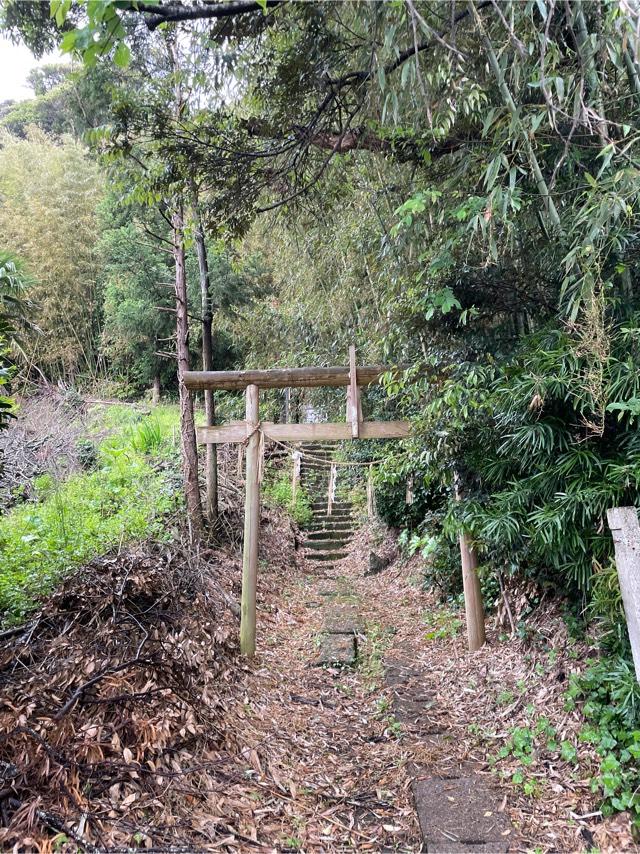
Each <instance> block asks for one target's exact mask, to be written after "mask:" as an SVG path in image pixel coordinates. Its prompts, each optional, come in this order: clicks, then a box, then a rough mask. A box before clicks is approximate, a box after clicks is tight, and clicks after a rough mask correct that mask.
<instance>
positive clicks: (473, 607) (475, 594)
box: [456, 484, 487, 652]
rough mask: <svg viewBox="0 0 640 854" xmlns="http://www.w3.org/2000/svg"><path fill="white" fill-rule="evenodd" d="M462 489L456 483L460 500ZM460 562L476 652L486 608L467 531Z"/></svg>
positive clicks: (469, 630)
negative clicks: (483, 603)
mask: <svg viewBox="0 0 640 854" xmlns="http://www.w3.org/2000/svg"><path fill="white" fill-rule="evenodd" d="M460 498H461V496H460V490H459V488H458V486H457V484H456V500H457V501H460ZM459 539H460V562H461V564H462V588H463V590H464V610H465V616H466V621H467V642H468V646H469V652H475V651H476V650H478V649H480V647H481V646H484V644H485V642H486V639H487V638H486V635H485V630H484V608H483V605H482V590H481V589H480V579H479V578H478V556H477V554H476V551H475V549H474V548H473V544H472V542H471V538H470V537H469V534H467V532H466V531H462V532H461V534H460V538H459Z"/></svg>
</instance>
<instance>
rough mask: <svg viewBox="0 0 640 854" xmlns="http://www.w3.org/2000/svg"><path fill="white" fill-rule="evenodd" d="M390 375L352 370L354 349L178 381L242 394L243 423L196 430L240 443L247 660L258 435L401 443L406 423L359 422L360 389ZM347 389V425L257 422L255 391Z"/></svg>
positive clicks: (190, 374) (252, 617)
mask: <svg viewBox="0 0 640 854" xmlns="http://www.w3.org/2000/svg"><path fill="white" fill-rule="evenodd" d="M390 370H392V368H390V367H385V366H383V365H363V366H361V367H357V366H356V356H355V348H354V347H350V348H349V365H348V367H333V368H274V369H273V370H264V371H186V372H185V373H184V374H183V377H182V380H183V382H184V384H185V386H186V387H187V388H188V389H189V390H190V391H197V390H205V389H207V390H208V389H211V390H223V389H224V390H235V391H239V390H244V392H245V404H246V407H245V413H246V417H245V420H244V421H240V422H236V423H231V424H227V425H225V426H221V427H198V428H197V437H198V442H200V443H201V444H210V443H213V444H224V443H227V442H243V443H246V446H247V451H246V477H245V482H246V485H245V509H244V549H243V557H242V605H241V614H240V649H241V651H242V652H243V653H244V654H245V655H248V656H253V655H254V654H255V648H256V587H257V575H258V537H259V528H260V482H259V471H260V453H261V449H260V446H261V443H260V434H261V433H262V434H263V435H264V436H265V437H266V438H269V439H275V440H277V441H278V442H323V441H331V440H333V441H336V440H340V439H404V438H406V437H407V436H408V435H409V433H410V426H411V425H410V423H409V422H408V421H363V419H362V409H361V407H360V390H359V389H360V386H368V385H372V384H374V383H377V382H378V381H379V380H380V377H381V376H382V375H383V374H384V373H386V372H388V371H390ZM321 386H329V387H334V388H339V387H346V389H347V421H346V422H345V423H333V424H331V423H327V424H321V423H318V424H274V423H273V422H269V421H267V422H262V423H261V422H260V416H259V403H260V389H268V388H318V387H321Z"/></svg>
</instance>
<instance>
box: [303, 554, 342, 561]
mask: <svg viewBox="0 0 640 854" xmlns="http://www.w3.org/2000/svg"><path fill="white" fill-rule="evenodd" d="M347 554H348V552H311V553H310V554H308V555H306V558H307V560H318V561H327V560H342V558H345V557H346V556H347Z"/></svg>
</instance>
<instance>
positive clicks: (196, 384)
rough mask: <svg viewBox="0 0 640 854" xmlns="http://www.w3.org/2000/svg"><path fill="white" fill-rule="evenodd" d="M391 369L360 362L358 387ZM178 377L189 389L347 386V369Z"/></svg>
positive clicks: (195, 373) (188, 373) (189, 373)
mask: <svg viewBox="0 0 640 854" xmlns="http://www.w3.org/2000/svg"><path fill="white" fill-rule="evenodd" d="M390 370H392V368H391V366H385V365H362V366H360V367H359V368H356V378H357V383H358V385H359V386H365V385H371V384H372V383H375V382H377V381H378V380H379V379H380V377H381V376H382V374H384V373H386V372H387V371H390ZM182 379H183V382H184V384H185V385H186V387H187V388H188V389H189V390H191V391H202V390H205V389H214V390H215V389H226V390H227V391H239V390H242V389H245V388H246V387H247V386H248V385H257V386H258V388H261V389H263V388H312V387H318V386H332V387H340V386H348V385H349V381H350V380H349V368H348V367H341V366H338V367H333V368H273V369H271V370H267V371H185V372H184V374H183V375H182Z"/></svg>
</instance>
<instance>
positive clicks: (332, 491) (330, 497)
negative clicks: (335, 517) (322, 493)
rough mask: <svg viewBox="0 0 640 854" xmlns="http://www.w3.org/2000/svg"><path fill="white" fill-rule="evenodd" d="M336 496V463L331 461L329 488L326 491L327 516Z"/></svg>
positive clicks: (330, 511)
mask: <svg viewBox="0 0 640 854" xmlns="http://www.w3.org/2000/svg"><path fill="white" fill-rule="evenodd" d="M335 498H336V464H335V463H331V471H330V472H329V490H328V493H327V516H331V513H332V510H333V502H334V501H335Z"/></svg>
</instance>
